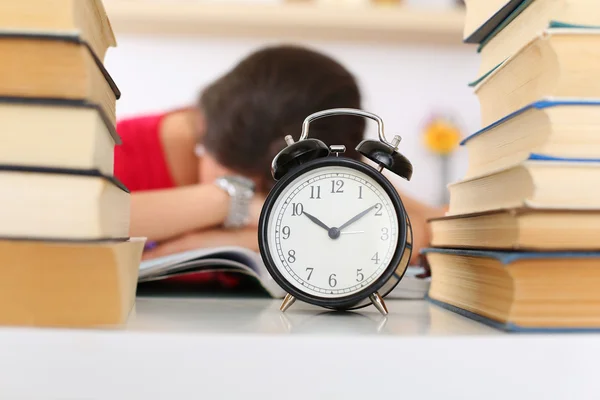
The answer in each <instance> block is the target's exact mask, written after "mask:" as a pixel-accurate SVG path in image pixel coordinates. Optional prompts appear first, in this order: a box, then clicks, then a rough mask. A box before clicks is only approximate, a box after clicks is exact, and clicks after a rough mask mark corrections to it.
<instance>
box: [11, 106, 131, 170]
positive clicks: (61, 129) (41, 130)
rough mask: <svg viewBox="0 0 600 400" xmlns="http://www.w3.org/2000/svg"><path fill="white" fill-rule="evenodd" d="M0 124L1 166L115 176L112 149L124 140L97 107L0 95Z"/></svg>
mask: <svg viewBox="0 0 600 400" xmlns="http://www.w3.org/2000/svg"><path fill="white" fill-rule="evenodd" d="M0 121H2V122H1V126H2V129H0V143H2V146H0V164H4V165H24V166H32V167H51V168H61V169H65V168H73V169H85V170H98V171H100V172H101V173H102V174H104V175H113V172H114V168H113V167H114V159H113V151H114V147H115V145H117V144H120V143H121V139H120V138H119V136H118V135H117V132H116V131H115V128H114V127H113V126H112V124H111V123H110V122H109V120H108V118H107V117H106V115H105V114H104V113H103V112H102V109H101V108H100V107H99V106H97V105H95V104H91V103H88V102H85V101H80V100H65V99H43V98H23V97H21V98H12V97H0Z"/></svg>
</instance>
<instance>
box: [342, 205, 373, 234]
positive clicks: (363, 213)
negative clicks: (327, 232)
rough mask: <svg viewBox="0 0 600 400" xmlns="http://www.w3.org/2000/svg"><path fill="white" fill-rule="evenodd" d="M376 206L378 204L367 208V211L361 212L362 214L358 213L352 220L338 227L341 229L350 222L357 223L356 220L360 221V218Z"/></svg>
mask: <svg viewBox="0 0 600 400" xmlns="http://www.w3.org/2000/svg"><path fill="white" fill-rule="evenodd" d="M375 207H377V204H375V205H373V206H371V207H369V208H367V209H366V210H365V211H363V212H361V213H360V214H358V215H356V216H355V217H353V218H352V219H351V220H350V221H348V222H346V223H345V224H343V225H341V226H340V227H339V228H338V229H339V230H340V231H341V230H342V229H344V228H345V227H347V226H348V225H350V224H353V223H355V222H356V221H358V220H359V219H361V218H362V217H364V216H365V215H367V214H368V213H369V211H371V210H372V209H374V208H375Z"/></svg>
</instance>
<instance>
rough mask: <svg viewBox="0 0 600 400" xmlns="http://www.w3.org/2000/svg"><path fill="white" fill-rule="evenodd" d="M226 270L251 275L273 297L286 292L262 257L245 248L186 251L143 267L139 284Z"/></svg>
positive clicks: (148, 262)
mask: <svg viewBox="0 0 600 400" xmlns="http://www.w3.org/2000/svg"><path fill="white" fill-rule="evenodd" d="M209 271H223V272H231V273H237V274H242V275H247V276H250V277H252V278H254V279H256V281H257V282H258V283H259V284H260V285H261V286H262V287H263V289H264V290H265V291H266V292H267V293H268V294H269V295H270V296H271V297H274V298H283V297H284V296H285V292H284V291H283V289H281V288H280V287H279V285H278V284H277V283H276V282H275V281H274V280H273V278H272V277H271V275H270V274H269V272H268V271H267V268H266V267H265V265H264V263H263V262H262V259H261V257H260V254H258V253H256V252H254V251H251V250H249V249H245V248H242V247H227V246H224V247H217V248H206V249H197V250H190V251H185V252H181V253H177V254H172V255H168V256H164V257H158V258H155V259H151V260H145V261H143V262H142V263H141V264H140V271H139V278H138V279H139V282H140V283H143V282H150V281H157V280H162V279H167V278H171V277H174V276H180V275H185V274H189V273H198V272H209Z"/></svg>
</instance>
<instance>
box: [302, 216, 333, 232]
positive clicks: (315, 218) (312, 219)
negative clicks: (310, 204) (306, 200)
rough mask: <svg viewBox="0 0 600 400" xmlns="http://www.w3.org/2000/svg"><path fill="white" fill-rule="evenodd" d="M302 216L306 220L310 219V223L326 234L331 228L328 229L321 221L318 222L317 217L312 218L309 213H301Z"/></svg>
mask: <svg viewBox="0 0 600 400" xmlns="http://www.w3.org/2000/svg"><path fill="white" fill-rule="evenodd" d="M302 214H303V215H306V217H307V218H308V219H310V220H311V221H312V222H314V223H315V224H317V225H319V226H320V227H321V228H323V229H325V230H326V231H327V232H329V230H330V229H331V228H329V227H328V226H327V225H325V224H324V223H323V222H321V220H319V219H318V218H317V217H314V216H312V215H310V214H309V213H307V212H306V211H302Z"/></svg>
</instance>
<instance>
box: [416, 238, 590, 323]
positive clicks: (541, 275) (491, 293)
mask: <svg viewBox="0 0 600 400" xmlns="http://www.w3.org/2000/svg"><path fill="white" fill-rule="evenodd" d="M423 253H424V254H425V256H426V257H427V260H428V262H429V265H430V266H431V276H432V279H431V287H430V290H429V293H428V297H429V298H430V299H432V300H433V301H435V302H436V303H437V304H440V305H443V306H445V307H447V308H449V309H451V310H453V311H456V312H459V313H461V314H463V315H466V316H468V317H470V318H473V319H476V320H478V321H480V322H484V323H486V324H489V325H491V326H494V327H497V328H500V329H504V330H508V331H544V330H557V331H571V330H597V329H598V328H600V291H598V284H597V283H598V282H599V281H600V268H598V266H599V265H600V253H598V252H573V253H571V252H547V253H545V252H532V253H527V252H492V251H480V250H452V249H438V248H429V249H424V250H423Z"/></svg>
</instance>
